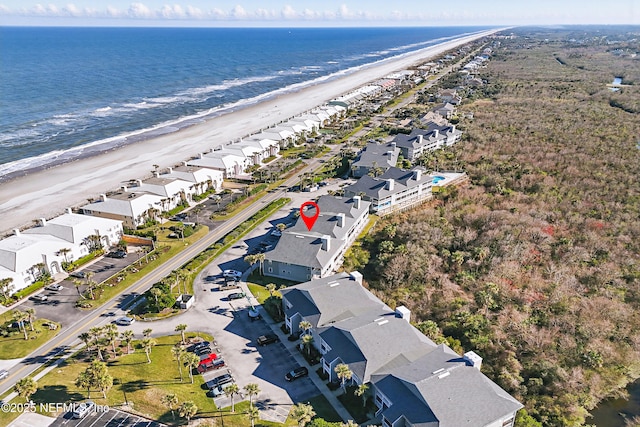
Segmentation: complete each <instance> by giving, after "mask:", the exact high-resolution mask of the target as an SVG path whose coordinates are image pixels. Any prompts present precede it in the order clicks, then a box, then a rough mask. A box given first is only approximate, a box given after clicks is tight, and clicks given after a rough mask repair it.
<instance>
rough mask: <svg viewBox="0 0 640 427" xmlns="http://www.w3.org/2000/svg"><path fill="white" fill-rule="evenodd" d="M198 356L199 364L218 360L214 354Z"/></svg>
mask: <svg viewBox="0 0 640 427" xmlns="http://www.w3.org/2000/svg"><path fill="white" fill-rule="evenodd" d="M198 356H200V363H207V362H213V361H214V360H216V359H217V358H218V355H217V354H215V353H211V352H209V353H200V354H199V355H198Z"/></svg>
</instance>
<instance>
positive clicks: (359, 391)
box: [353, 384, 369, 408]
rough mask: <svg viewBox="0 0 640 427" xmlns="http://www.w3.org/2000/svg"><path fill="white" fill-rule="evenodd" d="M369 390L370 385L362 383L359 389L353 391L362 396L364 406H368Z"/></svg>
mask: <svg viewBox="0 0 640 427" xmlns="http://www.w3.org/2000/svg"><path fill="white" fill-rule="evenodd" d="M367 390H369V386H368V385H366V384H360V385H359V386H358V388H357V389H355V390H354V391H353V394H355V395H356V396H360V397H362V407H363V408H364V407H365V406H367Z"/></svg>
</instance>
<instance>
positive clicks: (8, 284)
mask: <svg viewBox="0 0 640 427" xmlns="http://www.w3.org/2000/svg"><path fill="white" fill-rule="evenodd" d="M14 287H15V286H13V278H11V277H6V278H4V279H0V294H2V298H3V300H5V301H6V300H7V299H9V296H10V295H11V294H12V293H13V289H14Z"/></svg>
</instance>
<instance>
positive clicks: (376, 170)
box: [351, 141, 400, 178]
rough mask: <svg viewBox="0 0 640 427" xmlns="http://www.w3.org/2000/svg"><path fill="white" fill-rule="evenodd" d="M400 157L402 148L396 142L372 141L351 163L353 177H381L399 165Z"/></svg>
mask: <svg viewBox="0 0 640 427" xmlns="http://www.w3.org/2000/svg"><path fill="white" fill-rule="evenodd" d="M399 155H400V148H398V147H396V143H395V142H388V143H379V142H376V141H370V142H368V143H367V145H366V146H365V147H364V148H363V149H362V150H361V151H360V153H358V155H357V156H356V158H355V159H354V160H353V163H351V175H352V176H354V177H356V178H360V177H362V176H365V175H370V174H371V175H374V176H377V175H381V174H383V173H384V172H386V171H387V170H388V169H389V168H391V167H394V166H395V165H396V163H398V156H399Z"/></svg>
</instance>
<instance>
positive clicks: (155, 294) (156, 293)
mask: <svg viewBox="0 0 640 427" xmlns="http://www.w3.org/2000/svg"><path fill="white" fill-rule="evenodd" d="M149 292H150V293H151V295H153V298H154V299H155V300H156V308H157V309H158V311H160V307H158V297H161V296H162V291H161V290H160V289H158V288H151V289H149Z"/></svg>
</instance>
